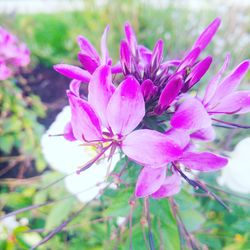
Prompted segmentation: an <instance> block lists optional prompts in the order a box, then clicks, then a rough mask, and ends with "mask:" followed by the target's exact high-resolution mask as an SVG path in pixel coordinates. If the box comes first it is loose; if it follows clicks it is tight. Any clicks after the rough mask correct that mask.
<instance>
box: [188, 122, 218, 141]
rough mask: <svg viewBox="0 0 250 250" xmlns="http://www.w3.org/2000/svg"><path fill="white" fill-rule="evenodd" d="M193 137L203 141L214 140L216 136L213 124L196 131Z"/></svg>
mask: <svg viewBox="0 0 250 250" xmlns="http://www.w3.org/2000/svg"><path fill="white" fill-rule="evenodd" d="M190 137H191V138H192V139H197V140H201V141H213V140H214V139H215V137H216V134H215V130H214V128H213V127H212V126H209V127H207V128H202V129H200V130H197V131H195V132H194V133H192V134H191V135H190Z"/></svg>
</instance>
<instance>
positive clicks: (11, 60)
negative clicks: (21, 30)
mask: <svg viewBox="0 0 250 250" xmlns="http://www.w3.org/2000/svg"><path fill="white" fill-rule="evenodd" d="M29 62H30V52H29V50H28V48H27V47H26V45H25V44H24V43H20V42H19V41H18V39H17V38H16V37H15V36H14V35H12V34H10V33H9V32H8V31H7V30H5V29H3V28H2V27H0V80H5V79H7V78H9V77H11V76H12V75H13V74H14V73H15V71H16V70H17V68H19V67H23V66H26V65H28V64H29Z"/></svg>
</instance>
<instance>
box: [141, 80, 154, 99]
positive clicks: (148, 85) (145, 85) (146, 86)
mask: <svg viewBox="0 0 250 250" xmlns="http://www.w3.org/2000/svg"><path fill="white" fill-rule="evenodd" d="M141 91H142V94H143V96H144V99H145V101H149V100H150V99H151V97H152V96H153V95H154V94H155V85H154V84H153V82H152V81H151V80H150V79H147V80H145V81H143V82H142V84H141Z"/></svg>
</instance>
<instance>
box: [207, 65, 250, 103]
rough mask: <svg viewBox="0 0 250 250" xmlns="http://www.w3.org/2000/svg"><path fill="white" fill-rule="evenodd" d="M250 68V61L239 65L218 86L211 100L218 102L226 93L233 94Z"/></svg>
mask: <svg viewBox="0 0 250 250" xmlns="http://www.w3.org/2000/svg"><path fill="white" fill-rule="evenodd" d="M249 68H250V61H244V62H242V63H241V64H240V65H238V66H237V67H236V68H235V69H234V70H233V71H232V72H231V73H230V74H229V75H228V76H227V77H226V78H224V80H223V81H222V83H221V84H220V85H219V86H218V88H217V90H216V93H215V95H214V97H213V98H212V100H211V102H212V103H213V104H216V103H217V102H219V101H220V100H221V98H224V97H225V96H226V95H229V94H231V93H232V92H233V91H234V90H236V89H237V87H238V86H239V84H240V82H241V80H242V79H243V78H244V77H245V75H246V74H247V72H248V70H249Z"/></svg>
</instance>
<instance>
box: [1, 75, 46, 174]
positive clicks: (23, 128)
mask: <svg viewBox="0 0 250 250" xmlns="http://www.w3.org/2000/svg"><path fill="white" fill-rule="evenodd" d="M0 110H1V111H0V150H1V152H3V155H2V157H0V161H1V162H8V156H10V157H9V158H10V160H11V157H13V158H14V157H19V158H20V161H25V160H28V161H30V162H31V161H32V160H35V162H36V167H37V170H39V171H42V170H43V169H44V167H45V166H46V164H45V161H44V159H43V156H42V152H41V146H40V137H41V135H42V133H43V131H44V129H43V126H42V125H40V124H39V123H38V121H37V118H38V117H44V116H45V108H44V106H43V104H42V103H41V101H40V99H39V97H37V96H35V95H33V94H31V95H29V96H24V94H23V92H22V89H21V88H20V87H18V86H17V84H16V82H15V81H14V80H6V81H2V82H1V88H0ZM14 149H15V150H16V151H17V152H15V153H13V152H12V151H13V150H14ZM11 153H13V154H14V155H11ZM4 156H5V157H4ZM5 158H6V159H7V160H5Z"/></svg>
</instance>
